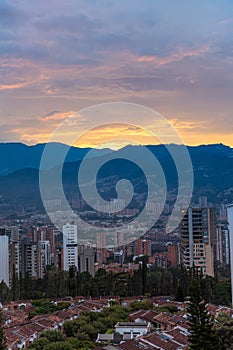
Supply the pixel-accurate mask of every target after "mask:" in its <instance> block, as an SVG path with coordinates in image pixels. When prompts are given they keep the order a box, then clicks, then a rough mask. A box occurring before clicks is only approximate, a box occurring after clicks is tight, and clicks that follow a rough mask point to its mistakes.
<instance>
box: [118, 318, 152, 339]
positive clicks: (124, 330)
mask: <svg viewBox="0 0 233 350" xmlns="http://www.w3.org/2000/svg"><path fill="white" fill-rule="evenodd" d="M150 330H151V325H150V322H118V323H117V324H116V325H115V332H117V333H119V334H128V335H130V336H131V338H136V337H139V336H141V335H144V334H147V333H149V332H150Z"/></svg>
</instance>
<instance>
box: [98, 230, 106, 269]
mask: <svg viewBox="0 0 233 350" xmlns="http://www.w3.org/2000/svg"><path fill="white" fill-rule="evenodd" d="M96 248H97V249H96V252H97V263H99V264H103V263H105V262H106V257H107V252H106V233H105V232H102V233H98V234H97V235H96Z"/></svg>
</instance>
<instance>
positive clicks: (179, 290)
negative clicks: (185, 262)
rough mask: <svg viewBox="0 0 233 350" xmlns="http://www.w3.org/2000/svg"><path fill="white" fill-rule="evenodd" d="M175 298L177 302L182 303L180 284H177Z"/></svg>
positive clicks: (182, 291)
mask: <svg viewBox="0 0 233 350" xmlns="http://www.w3.org/2000/svg"><path fill="white" fill-rule="evenodd" d="M175 298H176V300H177V301H180V302H183V301H184V289H183V288H182V287H181V285H180V283H179V284H178V287H177V291H176V296H175Z"/></svg>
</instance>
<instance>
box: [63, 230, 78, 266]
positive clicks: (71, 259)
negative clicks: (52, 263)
mask: <svg viewBox="0 0 233 350" xmlns="http://www.w3.org/2000/svg"><path fill="white" fill-rule="evenodd" d="M62 233H63V270H65V271H69V268H70V267H71V266H75V267H76V269H78V232H77V225H71V224H66V225H63V230H62Z"/></svg>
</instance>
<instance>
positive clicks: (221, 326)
mask: <svg viewBox="0 0 233 350" xmlns="http://www.w3.org/2000/svg"><path fill="white" fill-rule="evenodd" d="M214 330H215V335H216V337H217V339H218V349H219V350H232V349H233V319H232V318H231V317H230V316H228V315H227V314H224V313H222V314H220V315H219V316H218V317H217V319H216V322H215V324H214Z"/></svg>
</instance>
